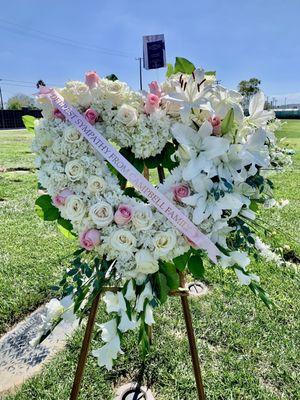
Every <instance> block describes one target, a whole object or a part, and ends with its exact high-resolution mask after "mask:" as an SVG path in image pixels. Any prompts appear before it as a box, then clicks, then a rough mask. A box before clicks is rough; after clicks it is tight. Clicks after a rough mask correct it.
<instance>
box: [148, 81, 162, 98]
mask: <svg viewBox="0 0 300 400" xmlns="http://www.w3.org/2000/svg"><path fill="white" fill-rule="evenodd" d="M149 89H150V93H152V94H155V95H156V96H157V97H161V95H162V91H161V89H160V86H159V84H158V82H157V81H152V82H151V83H149Z"/></svg>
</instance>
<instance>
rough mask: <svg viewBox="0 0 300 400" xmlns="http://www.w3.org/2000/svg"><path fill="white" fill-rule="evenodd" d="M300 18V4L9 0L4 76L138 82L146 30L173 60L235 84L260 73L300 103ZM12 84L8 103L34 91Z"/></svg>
mask: <svg viewBox="0 0 300 400" xmlns="http://www.w3.org/2000/svg"><path fill="white" fill-rule="evenodd" d="M299 15H300V1H299V0H288V1H282V0H251V1H250V0H247V1H243V0H206V1H201V0H198V1H197V0H196V1H193V2H187V1H178V0H173V1H163V0H160V1H157V0H151V1H143V0H139V1H137V0H132V1H129V0H127V1H121V0H110V1H105V0H101V1H99V0H90V1H74V0H73V1H71V0H62V1H60V2H53V1H40V0H39V1H37V0H26V1H24V0H14V1H7V0H5V1H2V4H1V15H0V43H1V45H0V78H2V79H10V80H17V81H24V82H36V81H37V80H38V79H40V78H43V79H44V80H45V81H46V82H48V83H51V84H62V83H63V82H65V81H66V80H68V79H82V78H83V75H84V72H85V71H87V70H96V71H97V72H98V73H99V74H100V75H101V76H105V75H107V74H109V73H115V74H116V75H117V76H118V77H119V79H121V80H124V81H127V82H128V83H129V84H130V85H131V86H132V87H134V88H138V82H139V81H138V63H137V61H135V57H138V56H140V55H141V52H142V36H143V35H145V34H146V35H147V34H158V33H164V34H165V37H166V50H167V59H168V61H170V62H173V61H174V59H175V57H176V56H182V57H186V58H188V59H190V60H191V61H193V62H194V64H196V65H197V66H199V65H201V66H203V67H204V68H205V69H208V70H217V73H218V78H219V79H220V80H221V82H222V84H223V85H225V86H228V87H230V88H236V86H237V84H238V82H239V81H240V80H242V79H249V78H250V77H253V76H255V77H258V78H260V79H261V80H262V88H263V90H264V91H265V93H266V94H267V95H269V96H274V95H276V96H277V97H278V100H279V102H281V101H284V97H285V96H287V97H288V101H289V102H291V101H292V102H294V101H297V102H300V74H299V72H300V24H299ZM49 35H50V36H51V35H56V36H55V37H54V36H51V38H50V36H49ZM63 38H66V39H69V41H68V42H67V43H72V45H70V44H63V43H66V41H65V40H64V39H63ZM163 77H164V70H163V69H160V70H156V71H151V72H149V71H144V82H145V83H148V82H150V81H151V80H153V79H160V80H162V79H163ZM4 83H5V82H4V81H3V82H1V81H0V84H1V87H2V91H3V94H4V98H5V99H7V98H8V97H9V96H11V95H13V94H14V93H16V92H23V93H27V94H30V93H34V89H31V87H25V86H30V84H27V83H22V82H10V84H9V85H7V84H4ZM6 83H9V82H6ZM15 84H19V85H24V86H13V85H15Z"/></svg>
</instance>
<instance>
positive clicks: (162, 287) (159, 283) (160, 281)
mask: <svg viewBox="0 0 300 400" xmlns="http://www.w3.org/2000/svg"><path fill="white" fill-rule="evenodd" d="M154 282H155V287H156V292H157V298H158V299H159V301H160V302H161V304H163V303H165V302H166V301H167V298H168V293H169V291H170V288H169V286H168V284H167V278H166V277H165V275H164V274H162V273H161V272H157V273H156V274H155V275H154Z"/></svg>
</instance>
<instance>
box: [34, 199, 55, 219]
mask: <svg viewBox="0 0 300 400" xmlns="http://www.w3.org/2000/svg"><path fill="white" fill-rule="evenodd" d="M35 211H36V213H37V215H38V216H39V217H40V218H42V219H43V220H44V221H55V220H57V219H58V218H59V211H58V209H57V208H56V207H55V206H54V205H53V204H52V200H51V197H50V196H49V195H48V194H43V195H42V196H40V197H39V198H38V199H37V200H36V202H35Z"/></svg>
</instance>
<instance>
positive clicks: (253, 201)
mask: <svg viewBox="0 0 300 400" xmlns="http://www.w3.org/2000/svg"><path fill="white" fill-rule="evenodd" d="M249 208H250V210H252V211H254V212H256V211H257V210H258V204H257V203H256V201H255V200H251V203H250V206H249Z"/></svg>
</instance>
